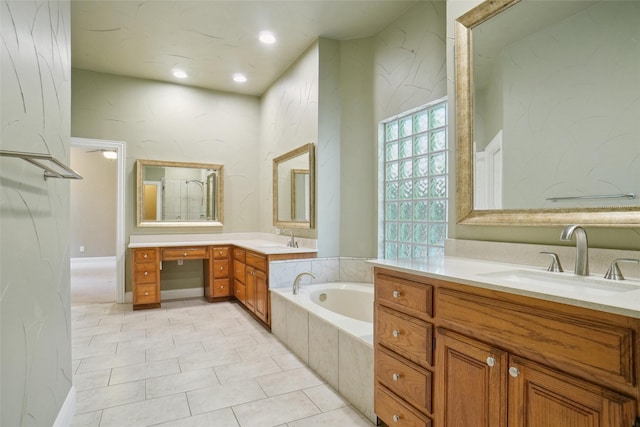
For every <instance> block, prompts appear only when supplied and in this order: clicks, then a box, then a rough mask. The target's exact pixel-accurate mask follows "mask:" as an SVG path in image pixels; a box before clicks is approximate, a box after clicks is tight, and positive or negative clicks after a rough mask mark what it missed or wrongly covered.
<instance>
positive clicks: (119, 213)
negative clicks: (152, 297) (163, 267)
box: [71, 137, 126, 304]
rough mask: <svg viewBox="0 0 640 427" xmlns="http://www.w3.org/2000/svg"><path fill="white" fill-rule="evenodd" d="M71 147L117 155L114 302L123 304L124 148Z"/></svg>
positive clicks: (76, 143)
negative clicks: (110, 151)
mask: <svg viewBox="0 0 640 427" xmlns="http://www.w3.org/2000/svg"><path fill="white" fill-rule="evenodd" d="M71 146H72V147H81V148H94V149H100V148H104V149H108V150H115V151H116V152H117V153H118V158H117V160H116V162H117V171H116V176H117V179H116V269H117V272H116V273H117V276H116V302H117V303H118V304H123V303H124V302H125V299H124V265H125V262H124V261H125V259H124V257H125V253H126V243H125V241H126V236H125V229H124V212H125V210H124V205H125V195H124V183H125V158H126V147H125V143H124V142H123V141H106V140H102V139H90V138H75V137H72V138H71Z"/></svg>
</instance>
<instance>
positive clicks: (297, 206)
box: [273, 143, 315, 229]
mask: <svg viewBox="0 0 640 427" xmlns="http://www.w3.org/2000/svg"><path fill="white" fill-rule="evenodd" d="M314 147H315V146H314V145H313V144H312V143H309V144H305V145H303V146H301V147H298V148H296V149H295V150H292V151H289V152H288V153H285V154H283V155H281V156H278V157H276V158H275V159H273V225H274V226H276V227H287V228H308V229H311V228H313V227H314V226H315V150H314Z"/></svg>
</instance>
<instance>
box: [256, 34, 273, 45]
mask: <svg viewBox="0 0 640 427" xmlns="http://www.w3.org/2000/svg"><path fill="white" fill-rule="evenodd" d="M258 40H260V41H261V42H262V43H264V44H274V43H275V42H276V36H275V35H274V34H273V33H272V32H271V31H262V32H261V33H260V36H259V37H258Z"/></svg>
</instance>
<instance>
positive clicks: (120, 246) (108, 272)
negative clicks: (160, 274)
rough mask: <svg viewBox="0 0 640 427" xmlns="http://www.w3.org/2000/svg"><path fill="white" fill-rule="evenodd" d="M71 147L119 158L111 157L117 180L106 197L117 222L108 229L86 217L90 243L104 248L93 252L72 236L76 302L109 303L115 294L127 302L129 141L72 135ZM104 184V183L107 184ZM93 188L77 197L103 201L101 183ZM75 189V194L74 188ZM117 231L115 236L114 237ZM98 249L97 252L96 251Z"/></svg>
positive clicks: (71, 252)
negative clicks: (126, 199) (125, 267)
mask: <svg viewBox="0 0 640 427" xmlns="http://www.w3.org/2000/svg"><path fill="white" fill-rule="evenodd" d="M71 147H72V149H73V148H76V149H79V150H81V151H80V152H82V153H87V154H91V155H92V156H96V157H97V156H100V157H102V156H103V153H107V154H111V155H112V157H116V158H115V159H112V160H109V161H110V162H113V163H115V169H116V170H115V177H114V175H110V176H111V177H110V178H107V179H109V180H110V181H115V182H110V183H107V184H109V185H110V188H111V189H112V191H113V192H112V193H111V194H112V196H114V197H110V196H108V195H107V196H106V197H108V199H109V200H108V203H109V205H110V206H111V204H112V203H115V206H111V209H109V211H110V213H109V216H112V217H113V218H111V219H110V220H107V221H114V222H115V225H113V224H109V227H107V228H108V230H102V229H101V228H100V227H101V226H100V224H99V221H97V220H96V224H95V225H94V224H92V223H91V222H92V218H82V219H83V220H84V222H85V223H89V226H86V225H85V227H86V230H89V231H87V232H85V233H83V234H85V235H86V236H87V237H86V238H87V239H88V240H89V241H90V243H87V244H86V245H93V242H96V246H100V247H101V248H98V249H95V248H93V247H91V251H89V250H87V249H88V248H87V247H86V245H85V244H84V242H83V241H82V239H78V238H74V239H72V245H73V247H71V248H70V256H71V275H72V301H73V300H74V299H75V300H76V301H77V302H78V303H79V304H81V303H88V302H107V301H105V299H109V296H108V295H109V294H110V293H111V295H112V297H111V298H110V299H111V301H112V302H113V301H115V302H117V303H124V302H125V298H124V280H125V279H124V257H125V249H126V248H125V229H124V212H125V210H124V197H125V196H124V181H125V157H126V155H125V144H124V142H122V141H106V140H99V139H87V138H71ZM105 157H106V156H105ZM71 167H72V168H74V169H75V168H77V167H78V166H77V165H74V164H73V162H72V164H71ZM98 182H99V181H98ZM101 184H102V185H104V183H101ZM111 184H113V185H111ZM113 186H115V190H113ZM89 187H90V189H89V190H88V191H89V192H88V193H87V189H86V188H85V190H84V191H83V192H82V193H81V194H78V195H77V196H78V197H80V198H82V200H83V201H86V202H87V203H92V200H93V201H94V202H95V200H102V199H101V197H102V193H103V190H102V189H100V188H99V187H98V186H96V187H94V184H90V185H89ZM92 190H93V191H92ZM71 191H72V197H73V194H74V193H73V187H72V190H71ZM114 193H115V194H114ZM85 199H86V200H85ZM78 222H79V221H78V220H76V224H75V225H74V223H73V221H72V224H71V227H79V226H80V224H78ZM92 226H93V227H92ZM102 231H104V232H106V234H107V237H105V236H104V233H103V236H100V232H102ZM114 234H115V236H113V235H114ZM114 237H115V238H114ZM94 249H95V252H93V251H94ZM85 250H87V252H85ZM105 251H106V252H105ZM114 254H115V255H114ZM94 255H95V256H94ZM109 282H111V284H109ZM110 286H111V287H110ZM74 292H75V295H74ZM92 295H93V296H92ZM92 299H93V301H92Z"/></svg>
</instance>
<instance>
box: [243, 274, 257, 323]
mask: <svg viewBox="0 0 640 427" xmlns="http://www.w3.org/2000/svg"><path fill="white" fill-rule="evenodd" d="M245 285H246V288H245V300H244V305H246V306H247V308H249V310H251V311H253V312H255V311H256V309H255V302H256V270H255V269H254V268H251V267H247V274H246V282H245Z"/></svg>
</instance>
